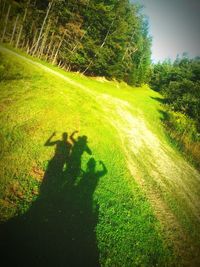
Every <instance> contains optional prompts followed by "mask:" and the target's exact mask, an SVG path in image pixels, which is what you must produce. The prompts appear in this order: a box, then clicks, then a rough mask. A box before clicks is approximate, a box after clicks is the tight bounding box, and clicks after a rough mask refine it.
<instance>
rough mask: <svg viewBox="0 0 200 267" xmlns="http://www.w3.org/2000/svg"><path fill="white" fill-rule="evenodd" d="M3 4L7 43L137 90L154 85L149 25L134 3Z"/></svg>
mask: <svg viewBox="0 0 200 267" xmlns="http://www.w3.org/2000/svg"><path fill="white" fill-rule="evenodd" d="M1 2H2V5H1V6H2V8H1V15H2V16H1V18H2V19H1V26H2V27H1V28H2V29H3V31H5V33H3V32H2V35H1V36H2V38H1V39H2V41H6V42H10V43H11V44H13V45H15V46H16V47H19V48H22V49H25V50H26V51H27V52H28V53H30V54H32V55H35V56H38V57H40V58H43V59H46V60H48V61H50V62H52V63H54V64H58V65H59V66H61V67H63V68H65V69H66V70H72V71H79V72H82V73H85V74H88V75H94V76H105V77H107V78H116V79H118V80H124V81H126V82H127V83H129V84H134V85H140V84H141V83H145V82H147V81H148V78H149V66H150V63H151V62H150V57H151V52H150V51H151V37H150V36H149V34H148V23H147V20H146V18H145V17H144V16H143V15H142V13H141V10H140V8H139V7H138V6H137V5H136V4H133V3H131V2H130V1H129V0H106V1H105V0H57V1H55V0H44V1H39V0H35V1H30V0H15V1H11V0H10V1H7V0H1ZM8 11H9V12H8Z"/></svg>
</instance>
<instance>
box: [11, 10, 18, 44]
mask: <svg viewBox="0 0 200 267" xmlns="http://www.w3.org/2000/svg"><path fill="white" fill-rule="evenodd" d="M18 18H19V15H17V17H16V20H15V24H14V27H13V32H12V36H11V39H10V44H12V42H13V39H14V36H15V31H16V27H17V21H18Z"/></svg>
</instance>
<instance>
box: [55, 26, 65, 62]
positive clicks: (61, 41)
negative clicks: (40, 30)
mask: <svg viewBox="0 0 200 267" xmlns="http://www.w3.org/2000/svg"><path fill="white" fill-rule="evenodd" d="M64 38H65V31H64V33H63V36H62V37H61V40H60V43H59V45H58V48H57V50H56V53H55V55H54V58H53V62H52V64H55V63H56V60H57V57H58V52H59V50H60V48H61V46H62V43H63V41H64Z"/></svg>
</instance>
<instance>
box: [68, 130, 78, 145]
mask: <svg viewBox="0 0 200 267" xmlns="http://www.w3.org/2000/svg"><path fill="white" fill-rule="evenodd" d="M76 133H78V131H74V132H73V133H72V134H71V135H70V140H71V141H72V142H73V143H75V142H76V139H75V138H74V135H75V134H76Z"/></svg>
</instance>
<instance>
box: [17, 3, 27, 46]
mask: <svg viewBox="0 0 200 267" xmlns="http://www.w3.org/2000/svg"><path fill="white" fill-rule="evenodd" d="M29 4H30V0H29V1H28V3H27V6H26V8H25V11H24V17H23V20H22V25H21V26H20V29H19V34H18V38H17V43H16V46H15V47H16V48H17V47H18V46H19V42H20V39H21V35H22V30H23V27H24V22H25V19H26V15H27V12H28V6H29Z"/></svg>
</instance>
